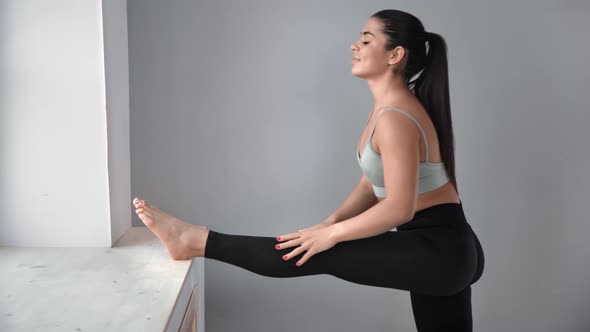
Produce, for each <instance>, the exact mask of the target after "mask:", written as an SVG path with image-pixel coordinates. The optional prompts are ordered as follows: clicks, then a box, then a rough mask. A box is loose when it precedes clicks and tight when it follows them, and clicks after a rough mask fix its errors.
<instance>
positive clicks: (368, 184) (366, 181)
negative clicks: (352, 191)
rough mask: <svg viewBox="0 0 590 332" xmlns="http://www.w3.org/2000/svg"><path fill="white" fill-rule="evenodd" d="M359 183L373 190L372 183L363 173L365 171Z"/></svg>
mask: <svg viewBox="0 0 590 332" xmlns="http://www.w3.org/2000/svg"><path fill="white" fill-rule="evenodd" d="M359 184H360V185H361V186H363V187H365V188H367V189H368V190H370V191H372V192H373V184H372V183H371V181H370V180H369V178H368V177H367V175H365V173H363V174H362V176H361V180H360V181H359Z"/></svg>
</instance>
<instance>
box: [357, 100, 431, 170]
mask: <svg viewBox="0 0 590 332" xmlns="http://www.w3.org/2000/svg"><path fill="white" fill-rule="evenodd" d="M387 111H398V112H400V113H402V114H405V115H406V116H407V117H408V118H410V120H412V121H414V123H415V124H416V126H418V129H420V132H421V133H422V137H423V138H424V145H425V154H426V156H425V158H424V162H428V141H427V140H426V134H424V130H423V129H422V126H420V123H418V121H417V120H416V119H415V118H414V117H413V116H411V115H410V114H408V113H406V112H404V111H402V110H400V109H397V108H388V109H386V110H383V112H381V114H379V117H377V120H375V125H373V130H371V135H369V141H370V140H371V137H373V132H375V128H376V127H377V121H379V118H380V117H381V115H383V113H385V112H387ZM367 122H369V120H367Z"/></svg>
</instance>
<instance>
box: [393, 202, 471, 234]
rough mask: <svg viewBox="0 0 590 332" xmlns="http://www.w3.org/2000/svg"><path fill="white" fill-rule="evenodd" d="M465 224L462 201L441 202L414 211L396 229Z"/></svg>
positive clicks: (459, 225)
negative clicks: (412, 214)
mask: <svg viewBox="0 0 590 332" xmlns="http://www.w3.org/2000/svg"><path fill="white" fill-rule="evenodd" d="M467 225H469V224H468V223H467V218H465V214H464V213H463V204H462V203H442V204H437V205H433V206H430V207H427V208H425V209H422V210H420V211H418V212H416V213H414V217H413V218H412V219H411V220H410V221H408V222H406V223H404V224H402V225H400V226H398V227H396V229H397V230H398V231H405V230H410V229H415V228H428V227H439V226H457V227H461V226H467Z"/></svg>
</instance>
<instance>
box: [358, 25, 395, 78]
mask: <svg viewBox="0 0 590 332" xmlns="http://www.w3.org/2000/svg"><path fill="white" fill-rule="evenodd" d="M381 29H382V23H381V22H380V21H379V20H377V19H373V18H371V19H369V20H368V21H367V23H366V24H365V26H364V27H363V30H362V31H361V36H360V38H359V39H358V40H357V41H355V42H354V43H353V44H352V45H351V47H350V48H351V49H352V74H353V75H354V76H357V77H360V78H364V79H368V78H371V77H376V76H382V75H384V74H386V73H387V72H388V71H390V70H391V66H390V65H389V63H392V61H391V60H392V59H391V58H390V57H391V55H392V54H393V53H392V52H393V50H391V51H385V43H386V41H387V40H386V37H387V36H386V35H385V34H384V33H382V32H381Z"/></svg>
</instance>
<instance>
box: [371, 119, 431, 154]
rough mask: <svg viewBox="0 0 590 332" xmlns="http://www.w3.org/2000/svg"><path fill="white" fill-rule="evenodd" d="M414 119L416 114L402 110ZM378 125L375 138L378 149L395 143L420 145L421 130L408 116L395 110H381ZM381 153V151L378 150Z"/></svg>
mask: <svg viewBox="0 0 590 332" xmlns="http://www.w3.org/2000/svg"><path fill="white" fill-rule="evenodd" d="M401 110H402V111H404V112H405V113H407V114H409V115H410V116H412V117H413V118H416V117H417V116H416V115H415V113H416V112H413V111H410V110H406V109H401ZM377 116H378V118H377V123H376V125H375V134H374V135H375V138H376V140H377V142H376V143H377V144H376V145H377V149H379V145H381V146H384V145H387V144H390V143H393V142H397V143H401V144H410V143H415V144H418V142H419V140H420V135H421V133H420V130H419V129H418V127H417V126H416V123H415V122H414V121H413V120H412V119H411V118H410V117H408V116H407V115H406V114H403V113H401V112H398V111H395V110H387V109H384V110H381V111H380V112H379V113H378V114H377ZM378 152H379V150H378Z"/></svg>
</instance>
